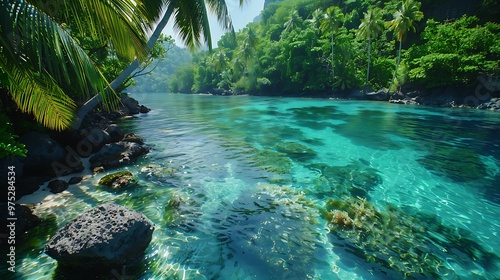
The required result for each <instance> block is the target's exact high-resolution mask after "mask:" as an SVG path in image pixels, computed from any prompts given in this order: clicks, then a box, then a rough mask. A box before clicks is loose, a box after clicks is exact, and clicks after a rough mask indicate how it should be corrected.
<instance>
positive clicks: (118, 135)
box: [105, 124, 125, 142]
mask: <svg viewBox="0 0 500 280" xmlns="http://www.w3.org/2000/svg"><path fill="white" fill-rule="evenodd" d="M105 132H106V133H108V135H109V137H110V141H111V142H118V141H121V140H122V139H123V136H125V133H123V131H122V130H121V128H120V127H119V126H117V125H116V124H112V125H110V126H108V127H107V128H106V130H105Z"/></svg>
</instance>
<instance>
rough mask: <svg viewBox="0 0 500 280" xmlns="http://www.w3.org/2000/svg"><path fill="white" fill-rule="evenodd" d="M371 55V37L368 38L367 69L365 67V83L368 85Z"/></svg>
mask: <svg viewBox="0 0 500 280" xmlns="http://www.w3.org/2000/svg"><path fill="white" fill-rule="evenodd" d="M371 55H372V38H371V37H369V38H368V69H366V85H368V80H369V78H370V62H371Z"/></svg>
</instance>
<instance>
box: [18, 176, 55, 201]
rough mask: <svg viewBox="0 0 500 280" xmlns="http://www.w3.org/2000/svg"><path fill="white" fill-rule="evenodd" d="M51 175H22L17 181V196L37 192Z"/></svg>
mask: <svg viewBox="0 0 500 280" xmlns="http://www.w3.org/2000/svg"><path fill="white" fill-rule="evenodd" d="M48 180H50V177H21V179H19V180H18V181H16V198H17V199H19V198H21V197H22V196H23V195H28V194H32V193H34V192H36V191H37V190H38V189H39V188H40V186H41V185H43V183H45V182H46V181H48Z"/></svg>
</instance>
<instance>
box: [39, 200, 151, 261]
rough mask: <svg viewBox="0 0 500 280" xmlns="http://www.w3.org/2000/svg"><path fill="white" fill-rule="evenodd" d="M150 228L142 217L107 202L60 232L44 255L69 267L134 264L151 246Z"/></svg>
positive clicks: (149, 223)
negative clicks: (149, 245)
mask: <svg viewBox="0 0 500 280" xmlns="http://www.w3.org/2000/svg"><path fill="white" fill-rule="evenodd" d="M153 231H154V224H153V223H152V222H151V221H150V220H149V219H148V218H147V217H145V216H144V215H143V214H141V213H138V212H135V211H132V210H129V209H128V208H125V207H123V206H120V205H116V204H114V203H112V202H108V203H105V204H102V205H99V206H96V207H94V208H92V209H91V210H89V211H87V212H85V213H84V214H82V215H81V216H79V217H78V218H76V219H75V220H73V221H71V222H69V223H68V224H66V225H65V226H63V227H62V228H60V229H59V230H58V231H57V232H56V233H55V235H54V236H52V238H51V239H50V240H49V242H48V243H47V245H46V246H45V248H46V253H47V255H49V256H51V257H52V258H54V259H56V260H57V261H58V262H59V264H60V265H63V266H69V267H81V268H85V267H86V268H87V269H88V266H92V267H107V266H116V265H124V264H129V263H134V262H136V261H137V260H139V259H140V258H141V257H142V256H143V254H144V250H145V249H146V247H147V246H148V244H149V242H151V238H152V235H153Z"/></svg>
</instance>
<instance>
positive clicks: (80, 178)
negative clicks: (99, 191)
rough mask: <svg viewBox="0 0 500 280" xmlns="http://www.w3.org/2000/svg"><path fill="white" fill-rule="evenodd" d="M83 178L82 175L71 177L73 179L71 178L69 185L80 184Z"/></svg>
mask: <svg viewBox="0 0 500 280" xmlns="http://www.w3.org/2000/svg"><path fill="white" fill-rule="evenodd" d="M82 180H83V177H80V176H78V177H71V179H69V181H68V185H74V184H78V183H80V182H81V181H82Z"/></svg>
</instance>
